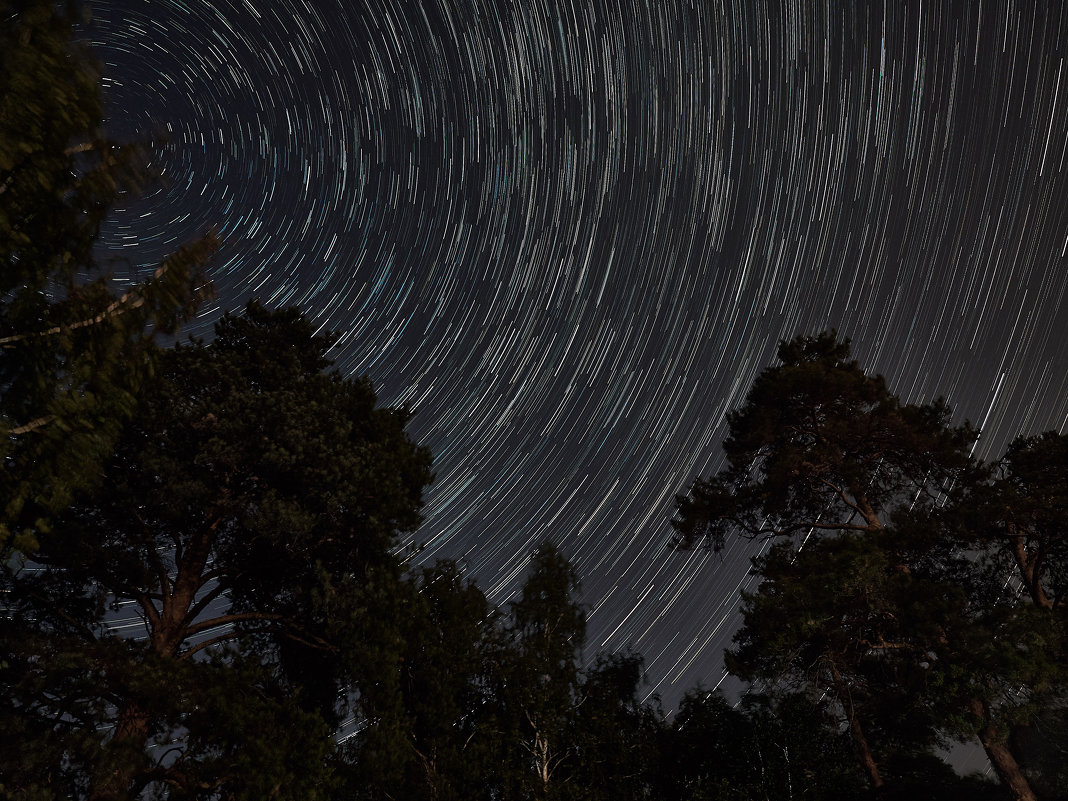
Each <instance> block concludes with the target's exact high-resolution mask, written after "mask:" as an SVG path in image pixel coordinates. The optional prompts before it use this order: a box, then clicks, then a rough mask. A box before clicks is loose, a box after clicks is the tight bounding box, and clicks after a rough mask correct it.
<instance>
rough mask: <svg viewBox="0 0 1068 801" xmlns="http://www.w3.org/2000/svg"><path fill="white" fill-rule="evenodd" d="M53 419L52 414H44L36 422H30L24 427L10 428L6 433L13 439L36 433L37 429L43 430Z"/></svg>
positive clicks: (54, 417)
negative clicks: (21, 435)
mask: <svg viewBox="0 0 1068 801" xmlns="http://www.w3.org/2000/svg"><path fill="white" fill-rule="evenodd" d="M55 419H56V416H55V415H54V414H46V415H44V416H43V417H38V418H37V419H36V420H31V421H30V422H28V423H26V424H25V425H21V426H18V427H16V428H12V429H11V430H10V431H8V432H7V433H8V434H9V435H11V436H13V437H17V436H18V435H19V434H28V433H30V432H31V431H36V430H37V429H38V428H43V427H44V426H46V425H48V424H49V423H51V422H52V421H53V420H55Z"/></svg>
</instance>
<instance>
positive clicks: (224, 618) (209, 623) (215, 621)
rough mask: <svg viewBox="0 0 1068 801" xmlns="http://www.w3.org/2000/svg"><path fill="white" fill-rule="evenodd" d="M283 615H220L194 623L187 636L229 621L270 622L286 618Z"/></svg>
mask: <svg viewBox="0 0 1068 801" xmlns="http://www.w3.org/2000/svg"><path fill="white" fill-rule="evenodd" d="M284 619H285V618H284V617H283V616H282V615H270V614H267V613H266V612H235V613H232V614H226V615H219V617H213V618H212V619H211V620H205V621H203V622H201V623H194V624H193V625H191V626H188V627H187V628H186V629H185V632H184V633H185V636H186V637H187V638H188V637H195V636H196V635H197V634H199V633H200V632H202V631H207V630H208V629H214V628H218V627H219V626H225V625H227V624H228V623H239V622H241V621H242V620H265V621H268V622H271V621H277V620H284Z"/></svg>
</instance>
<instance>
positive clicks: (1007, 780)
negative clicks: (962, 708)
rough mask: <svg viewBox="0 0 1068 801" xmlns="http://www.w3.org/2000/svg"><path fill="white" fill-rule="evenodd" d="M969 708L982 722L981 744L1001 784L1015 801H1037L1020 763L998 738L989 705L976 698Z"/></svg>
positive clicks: (980, 729) (980, 731) (980, 730)
mask: <svg viewBox="0 0 1068 801" xmlns="http://www.w3.org/2000/svg"><path fill="white" fill-rule="evenodd" d="M969 707H970V708H971V712H972V714H974V715H975V716H976V717H977V718H978V719H979V720H980V721H981V725H980V728H979V732H978V734H979V742H980V743H982V745H983V750H984V751H986V755H987V757H988V758H989V759H990V764H991V765H993V766H994V771H995V772H996V773H997V774H998V778H999V779H1001V783H1002V784H1004V785H1005V786H1006V787H1007V788H1008V789H1009V792H1010V793H1011V794H1012V797H1013V799H1014V801H1037V799H1036V798H1035V794H1034V792H1033V791H1032V790H1031V785H1030V784H1029V783H1028V781H1027V777H1026V776H1024V773H1023V770H1022V769H1021V768H1020V763H1019V762H1017V761H1016V757H1014V756H1013V755H1012V751H1010V750H1009V747H1008V746H1007V745H1006V744H1005V742H1004V741H1003V740H1002V739H1001V738H1000V737H998V733H997V728H996V727H995V726H994V724H993V722H992V721H991V720H990V715H989V709H988V707H987V705H986V704H985V703H983V702H982V701H980V700H979V699H978V698H974V699H972V701H971V702H970V703H969Z"/></svg>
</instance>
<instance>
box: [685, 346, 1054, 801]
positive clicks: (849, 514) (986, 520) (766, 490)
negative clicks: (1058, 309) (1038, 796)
mask: <svg viewBox="0 0 1068 801" xmlns="http://www.w3.org/2000/svg"><path fill="white" fill-rule="evenodd" d="M778 357H779V364H777V365H775V366H772V367H769V368H767V369H766V370H764V372H763V373H761V375H760V376H759V377H758V378H757V380H756V381H755V383H754V385H753V387H752V389H751V391H750V393H749V395H748V396H747V397H746V400H745V403H744V404H743V405H742V407H741V408H740V409H738V410H736V411H733V412H731V413H730V414H729V416H728V424H729V434H728V436H727V438H726V440H725V441H724V445H723V447H724V451H725V454H726V457H727V466H726V467H725V468H724V469H723V470H721V471H720V472H719V473H718V474H716V475H715V476H712V477H711V478H707V479H704V478H699V479H697V480H696V481H695V482H694V483H693V485H692V486H691V487H690V490H689V493H688V494H686V495H682V496H679V497H678V499H677V516H676V518H675V520H674V526H675V529H676V538H675V543H676V545H678V546H679V547H693V546H694V545H697V544H699V543H704V544H706V545H707V546H708V547H710V548H712V549H714V550H718V549H719V548H722V547H723V544H724V541H725V538H726V537H728V536H734V535H738V536H743V537H747V538H765V539H768V540H771V541H772V543H771V546H770V548H768V550H767V551H766V552H765V553H764V554H763V555H762V556H760V557H759V558H757V559H755V560H754V567H753V572H754V573H755V574H756V575H757V576H759V577H760V579H761V580H762V583H761V584H760V586H759V588H758V590H757V591H756V592H753V593H748V594H744V595H743V609H742V611H743V620H744V624H743V626H742V628H741V630H740V631H739V632H738V633H737V635H736V636H735V640H734V641H735V647H734V648H732V649H729V650H728V652H727V655H726V659H727V665H728V667H729V668H730V669H731V670H732V672H734V673H735V674H737V675H739V676H741V677H742V678H744V679H746V680H748V681H751V682H757V683H758V685H759V686H778V687H784V688H788V689H789V690H791V691H803V692H807V693H809V694H811V695H814V696H816V697H824V698H828V699H831V701H832V705H831V709H832V711H833V712H834V713H835V714H836V715H838V717H839V720H840V721H841V725H842V726H843V727H844V728H845V729H846V730H848V731H849V732H850V734H851V737H852V741H853V747H854V751H855V754H856V758H857V760H858V764H859V765H860V766H861V767H862V768H863V770H864V772H865V774H866V775H867V777H868V780H869V782H870V785H871V786H872V787H873V788H876V789H881V788H883V787H884V785H889V786H893V785H894V784H895V779H894V778H893V777H890V776H888V775H887V766H890V765H892V764H893V763H894V762H895V761H896V762H897V763H898V764H901V759H902V758H906V757H907V758H908V759H914V758H915V756H917V755H921V754H924V753H926V752H927V751H928V750H929V749H930V748H932V747H934V746H935V745H937V744H938V743H939V742H942V741H943V740H944V738H947V737H948V738H961V739H967V738H969V737H978V739H979V741H980V742H981V744H982V746H983V748H984V749H985V751H986V753H987V755H988V757H989V758H990V761H991V764H992V765H993V766H994V768H995V770H996V772H997V774H998V776H999V777H1000V778H1001V780H1002V782H1003V783H1004V784H1005V785H1006V786H1007V787H1008V788H1009V790H1010V791H1011V793H1012V795H1013V797H1014V798H1018V799H1031V798H1034V797H1035V795H1034V793H1033V790H1032V789H1031V787H1030V786H1029V781H1028V776H1027V771H1026V770H1025V768H1024V765H1023V760H1022V759H1021V757H1020V755H1019V754H1018V753H1017V752H1016V750H1014V748H1013V738H1012V736H1011V734H1012V732H1013V731H1015V730H1017V729H1019V728H1020V727H1024V726H1026V725H1027V724H1028V722H1029V721H1031V720H1033V719H1034V716H1035V714H1036V712H1037V710H1038V709H1039V708H1040V707H1041V705H1042V704H1044V703H1051V702H1056V703H1060V701H1059V699H1061V698H1063V690H1064V687H1065V684H1064V682H1065V679H1066V673H1065V669H1066V667H1068V660H1066V659H1065V650H1064V645H1063V643H1064V637H1063V634H1064V625H1065V617H1064V610H1063V606H1062V604H1063V598H1062V595H1063V575H1064V567H1065V564H1064V543H1063V533H1062V527H1063V522H1062V521H1063V520H1064V512H1065V510H1066V506H1065V500H1066V499H1068V495H1065V492H1064V487H1063V486H1062V485H1063V484H1064V480H1065V475H1066V473H1065V464H1066V461H1065V457H1066V455H1068V450H1066V448H1068V445H1066V442H1068V439H1066V438H1065V437H1063V436H1062V435H1060V434H1058V433H1056V432H1047V433H1046V434H1043V435H1041V436H1039V437H1030V438H1021V439H1018V440H1017V441H1015V442H1014V443H1013V444H1012V445H1011V446H1010V447H1009V449H1008V451H1007V452H1006V455H1005V457H1004V458H1003V459H1001V460H999V461H998V462H997V463H995V464H992V465H988V464H984V463H982V462H980V461H978V460H976V459H974V458H973V457H972V455H971V451H972V445H973V443H974V441H975V439H976V438H977V436H978V432H977V431H976V430H975V429H973V428H972V427H971V426H970V425H969V424H968V423H962V424H958V425H955V424H953V423H952V422H951V410H950V409H949V407H948V406H947V405H946V404H945V402H944V401H942V400H938V401H935V402H933V403H928V404H920V405H917V404H910V403H904V402H902V401H901V400H900V399H899V398H898V397H897V396H896V395H894V394H893V393H892V392H891V391H890V390H889V389H888V387H887V386H886V382H885V380H884V379H883V378H882V377H881V376H878V375H869V374H867V373H865V372H864V371H863V369H862V368H861V367H860V366H859V365H858V364H857V362H856V361H854V360H852V359H850V348H849V342H848V340H845V341H841V340H839V339H838V337H837V335H836V334H835V333H834V332H825V333H822V334H818V335H816V336H799V337H797V338H796V339H794V340H792V341H789V342H783V343H781V345H780V347H779V351H778ZM1013 571H1015V573H1016V579H1017V581H1018V584H1016V585H1015V586H1016V587H1018V588H1019V589H1021V590H1023V591H1024V593H1023V597H1022V598H1021V594H1020V592H1019V591H1017V590H1016V589H1014V588H1013V587H1012V586H1009V587H1006V584H1005V580H1006V577H1010V576H1011V575H1012V572H1013ZM910 764H914V763H910ZM890 773H891V774H892V773H893V768H892V767H891V768H890ZM897 786H898V787H900V777H898V780H897Z"/></svg>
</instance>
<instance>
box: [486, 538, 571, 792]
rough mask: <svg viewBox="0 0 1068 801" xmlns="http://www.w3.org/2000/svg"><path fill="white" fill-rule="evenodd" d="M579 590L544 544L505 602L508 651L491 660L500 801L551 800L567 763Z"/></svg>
mask: <svg viewBox="0 0 1068 801" xmlns="http://www.w3.org/2000/svg"><path fill="white" fill-rule="evenodd" d="M578 591H579V580H578V575H577V574H576V573H575V570H574V568H572V567H571V565H570V563H569V562H568V561H567V560H566V559H565V558H564V556H563V554H561V553H560V551H559V550H558V549H557V548H556V547H555V546H553V545H552V544H551V543H549V542H544V543H542V544H541V545H539V546H538V548H537V550H536V551H535V552H534V554H533V557H532V560H531V570H530V573H529V575H528V576H527V579H526V582H525V583H524V584H523V589H522V591H521V593H520V597H519V600H517V601H514V602H512V603H511V604H510V621H509V627H508V632H507V637H508V640H507V647H506V648H505V649H504V650H502V651H501V653H500V654H499V656H498V657H497V660H496V661H497V662H498V664H499V665H500V669H499V671H498V672H497V675H496V676H495V690H496V694H497V698H498V707H499V710H500V711H499V713H498V714H499V721H500V724H499V726H500V729H501V730H502V732H503V733H504V740H503V742H504V743H505V747H506V751H505V753H504V754H503V758H504V759H503V760H502V761H504V762H505V763H506V765H505V767H504V773H503V776H504V780H505V781H504V792H505V795H506V796H507V797H515V798H538V799H545V798H550V797H558V796H559V795H560V793H558V792H557V791H558V789H560V788H558V785H559V784H561V777H562V776H563V775H565V774H566V769H567V768H568V767H570V765H569V764H568V762H569V760H572V759H573V758H574V754H573V752H572V750H571V747H570V745H571V744H570V741H569V737H568V718H569V714H570V713H571V710H572V708H573V706H574V704H575V701H576V699H577V697H578V693H579V684H580V677H581V666H582V647H583V645H584V643H585V640H586V616H585V614H584V613H583V612H582V610H581V608H580V607H579V606H578V604H577V602H576V601H575V600H574V595H575V594H577V593H578Z"/></svg>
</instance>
